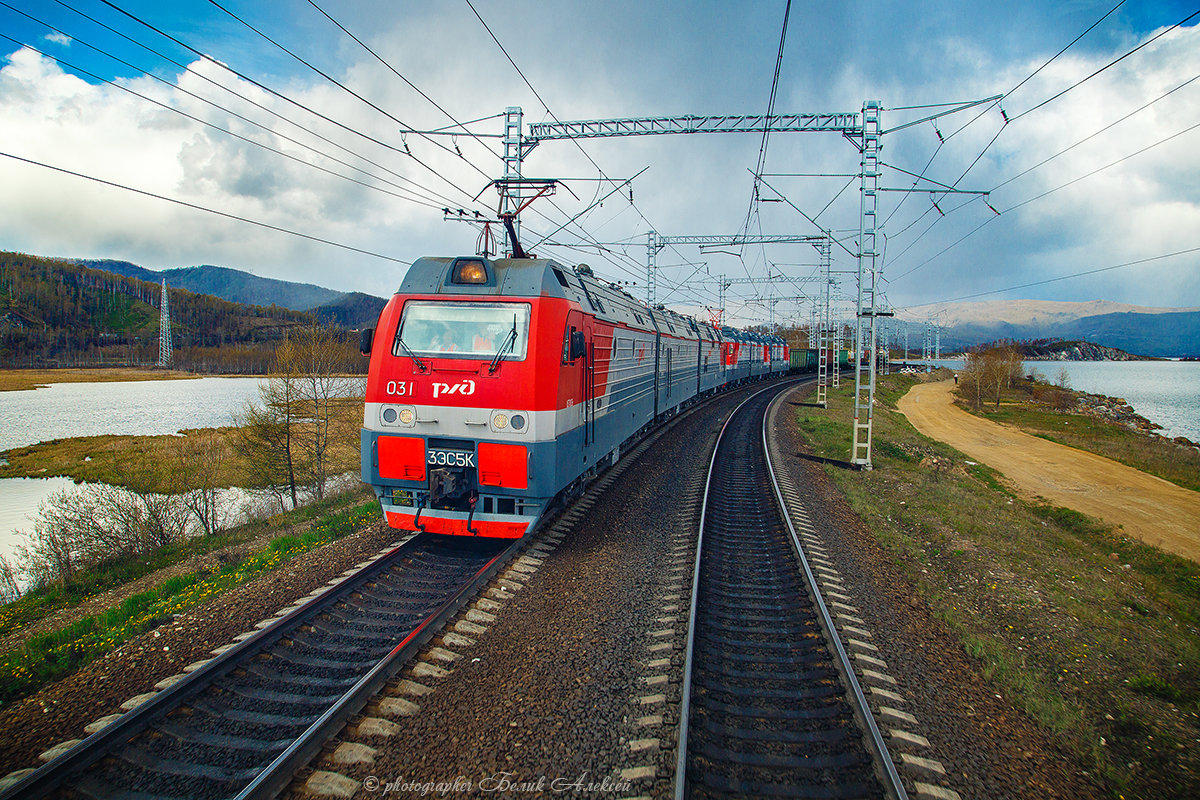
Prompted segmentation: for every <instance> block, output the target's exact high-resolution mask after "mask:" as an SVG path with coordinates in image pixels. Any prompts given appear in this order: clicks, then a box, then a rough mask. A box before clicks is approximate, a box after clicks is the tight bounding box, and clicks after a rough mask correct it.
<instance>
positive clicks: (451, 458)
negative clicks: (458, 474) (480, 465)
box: [425, 449, 475, 467]
mask: <svg viewBox="0 0 1200 800" xmlns="http://www.w3.org/2000/svg"><path fill="white" fill-rule="evenodd" d="M425 463H427V464H433V465H435V466H438V467H474V466H475V454H474V453H472V452H470V451H468V450H432V449H431V450H428V451H427V452H426V457H425Z"/></svg>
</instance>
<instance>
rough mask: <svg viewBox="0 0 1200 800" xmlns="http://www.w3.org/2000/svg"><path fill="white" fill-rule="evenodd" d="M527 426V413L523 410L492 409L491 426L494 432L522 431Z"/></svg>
mask: <svg viewBox="0 0 1200 800" xmlns="http://www.w3.org/2000/svg"><path fill="white" fill-rule="evenodd" d="M528 427H529V414H527V413H526V412H524V411H492V422H491V428H492V431H494V432H495V433H500V432H501V431H504V432H506V433H524V432H525V429H526V428H528Z"/></svg>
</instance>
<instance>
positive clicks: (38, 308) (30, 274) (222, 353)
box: [0, 251, 314, 373]
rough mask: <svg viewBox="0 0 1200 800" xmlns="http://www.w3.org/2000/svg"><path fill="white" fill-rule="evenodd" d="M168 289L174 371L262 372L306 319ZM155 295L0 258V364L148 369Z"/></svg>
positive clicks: (153, 357)
mask: <svg viewBox="0 0 1200 800" xmlns="http://www.w3.org/2000/svg"><path fill="white" fill-rule="evenodd" d="M168 292H169V297H168V300H169V305H170V311H171V323H172V324H171V332H172V342H173V347H174V351H175V365H176V366H178V367H180V368H183V369H193V370H198V371H203V372H244V373H260V372H263V371H265V370H266V369H267V367H268V365H269V362H270V354H271V351H272V350H273V345H274V342H275V341H276V340H278V339H279V338H280V337H281V336H282V335H283V333H284V331H285V330H286V329H287V328H290V327H294V326H296V325H301V324H304V323H308V322H312V321H313V320H314V317H313V315H311V314H308V313H305V312H300V311H291V310H288V309H285V308H278V307H275V306H270V307H265V308H264V307H262V306H250V305H243V304H239V303H231V302H229V301H227V300H222V299H220V298H217V297H212V296H210V295H204V294H194V293H192V292H189V291H187V290H185V289H176V288H173V287H171V286H170V284H169V283H168ZM161 294H162V288H161V286H160V285H159V284H157V283H151V282H148V281H144V280H139V279H137V278H132V277H126V276H122V275H118V274H115V273H113V272H108V271H104V270H98V269H91V268H89V267H86V266H82V265H80V264H78V263H74V262H70V261H64V260H59V259H52V258H41V257H38V256H29V255H24V254H21V253H9V252H2V251H0V367H46V366H101V365H118V364H120V365H146V364H154V363H155V362H156V361H157V359H158V347H159V343H158V332H159V301H160V296H161Z"/></svg>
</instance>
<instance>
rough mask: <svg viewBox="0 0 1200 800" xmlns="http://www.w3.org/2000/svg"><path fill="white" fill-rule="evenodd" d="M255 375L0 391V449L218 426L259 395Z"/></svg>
mask: <svg viewBox="0 0 1200 800" xmlns="http://www.w3.org/2000/svg"><path fill="white" fill-rule="evenodd" d="M258 384H259V379H258V378H196V379H192V380H177V381H114V382H112V383H55V384H51V385H50V386H46V387H44V388H41V389H30V390H26V391H20V392H0V451H3V450H11V449H13V448H14V447H25V446H26V445H31V444H37V443H38V442H48V441H51V440H53V439H67V438H71V437H75V436H102V435H104V434H117V435H126V436H159V435H162V434H171V433H178V432H179V431H181V430H185V429H187V428H219V427H222V426H224V425H231V424H233V415H234V414H235V413H236V412H239V411H241V410H242V409H243V408H244V407H245V405H246V403H247V401H249V400H253V399H256V398H257V397H258Z"/></svg>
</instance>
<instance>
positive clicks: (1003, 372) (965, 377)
mask: <svg viewBox="0 0 1200 800" xmlns="http://www.w3.org/2000/svg"><path fill="white" fill-rule="evenodd" d="M1021 367H1022V364H1021V353H1020V351H1019V350H1017V349H1016V348H1015V347H1010V346H1003V347H989V348H987V349H986V350H980V351H977V352H974V353H968V354H967V362H966V365H965V366H964V367H963V370H962V372H961V373H960V375H959V386H960V388H961V392H962V393H963V396H964V397H966V398H967V400H968V402H970V403H971V406H972V408H975V409H980V408H982V407H983V402H984V399H985V398H986V399H990V400H993V401H994V402H995V407H996V409H997V410H999V408H1000V401H1001V399H1002V397H1003V394H1004V390H1005V389H1008V388H1011V387H1012V386H1013V385H1015V384H1016V383H1017V382H1019V381H1020V380H1021Z"/></svg>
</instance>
